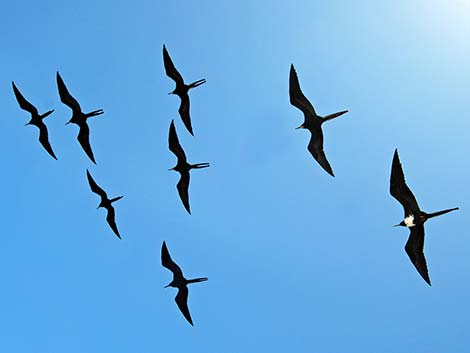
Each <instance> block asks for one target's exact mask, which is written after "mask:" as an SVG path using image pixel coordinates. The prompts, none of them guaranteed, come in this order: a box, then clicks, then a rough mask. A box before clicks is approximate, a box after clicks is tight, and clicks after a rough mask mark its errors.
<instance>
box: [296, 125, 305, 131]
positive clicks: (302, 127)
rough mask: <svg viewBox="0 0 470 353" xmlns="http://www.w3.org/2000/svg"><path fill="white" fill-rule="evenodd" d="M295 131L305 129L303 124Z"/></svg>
mask: <svg viewBox="0 0 470 353" xmlns="http://www.w3.org/2000/svg"><path fill="white" fill-rule="evenodd" d="M295 129H296V130H298V129H305V126H304V124H302V125H300V126H297V127H296V128H295Z"/></svg>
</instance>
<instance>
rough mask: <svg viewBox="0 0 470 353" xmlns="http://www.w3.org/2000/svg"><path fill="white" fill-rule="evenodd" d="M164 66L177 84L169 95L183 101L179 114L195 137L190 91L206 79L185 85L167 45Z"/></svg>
mask: <svg viewBox="0 0 470 353" xmlns="http://www.w3.org/2000/svg"><path fill="white" fill-rule="evenodd" d="M163 64H164V65H165V72H166V75H167V76H168V77H169V78H171V79H172V80H173V81H175V83H176V87H175V89H174V90H173V91H171V92H170V93H168V94H176V95H177V96H178V97H180V99H181V104H180V107H179V109H178V113H180V116H181V120H183V123H184V126H186V129H188V131H189V133H190V134H191V135H193V136H194V134H193V128H192V126H191V118H190V116H189V95H188V91H189V90H190V89H191V88H194V87H197V86H200V85H202V84H203V83H206V80H205V79H201V80H197V81H194V82H193V83H190V84H189V85H187V84H185V83H184V80H183V77H182V76H181V74H180V73H179V72H178V70H176V68H175V65H174V64H173V61H171V58H170V55H169V54H168V51H167V50H166V47H165V45H163Z"/></svg>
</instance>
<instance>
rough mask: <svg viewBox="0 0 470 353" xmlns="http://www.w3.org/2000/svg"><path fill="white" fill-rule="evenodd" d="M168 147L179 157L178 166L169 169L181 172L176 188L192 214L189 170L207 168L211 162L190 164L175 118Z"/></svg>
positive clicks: (185, 206) (187, 209) (171, 126)
mask: <svg viewBox="0 0 470 353" xmlns="http://www.w3.org/2000/svg"><path fill="white" fill-rule="evenodd" d="M168 148H169V149H170V151H171V152H173V153H174V154H175V156H176V157H177V158H178V162H177V163H176V166H174V167H173V168H170V169H168V170H175V171H177V172H178V173H180V174H181V177H180V180H179V181H178V184H177V185H176V188H177V189H178V194H179V195H180V198H181V201H182V202H183V205H184V208H185V209H186V211H188V213H189V214H191V210H190V207H189V194H188V189H189V171H190V170H191V169H199V168H207V167H209V163H197V164H189V163H188V162H187V161H186V154H185V153H184V150H183V148H182V147H181V145H180V143H179V141H178V135H177V134H176V129H175V124H174V121H173V120H172V121H171V124H170V131H169V134H168Z"/></svg>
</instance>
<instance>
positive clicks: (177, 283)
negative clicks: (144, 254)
mask: <svg viewBox="0 0 470 353" xmlns="http://www.w3.org/2000/svg"><path fill="white" fill-rule="evenodd" d="M161 258H162V266H163V267H165V268H167V269H169V270H170V271H171V272H172V273H173V280H172V281H171V282H170V283H169V284H168V285H166V286H165V288H167V287H173V288H178V294H176V297H175V302H176V304H177V305H178V308H179V309H180V311H181V313H182V314H183V316H184V317H185V318H186V320H188V322H189V323H190V324H191V325H193V320H192V318H191V314H190V313H189V308H188V287H187V285H188V284H191V283H198V282H204V281H207V280H208V278H207V277H199V278H194V279H186V278H185V277H184V275H183V271H181V268H180V267H179V266H178V265H177V264H176V263H175V262H174V261H173V260H172V259H171V256H170V253H169V252H168V248H167V246H166V243H165V241H164V242H163V244H162V252H161Z"/></svg>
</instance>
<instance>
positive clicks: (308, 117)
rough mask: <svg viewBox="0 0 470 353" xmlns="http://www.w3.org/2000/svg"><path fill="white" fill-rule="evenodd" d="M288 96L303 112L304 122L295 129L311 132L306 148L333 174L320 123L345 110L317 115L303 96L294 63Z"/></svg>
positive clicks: (291, 69)
mask: <svg viewBox="0 0 470 353" xmlns="http://www.w3.org/2000/svg"><path fill="white" fill-rule="evenodd" d="M289 96H290V103H291V104H292V105H293V106H295V107H297V108H298V109H300V110H301V111H302V112H303V114H304V122H303V124H302V125H300V126H299V127H297V129H307V130H309V131H310V133H311V135H312V136H311V138H310V142H309V143H308V146H307V149H308V151H309V152H310V153H311V154H312V156H313V158H315V160H316V161H317V162H318V163H319V164H320V166H321V167H322V168H323V169H324V170H325V171H326V172H327V173H328V174H330V175H331V176H333V177H334V176H335V175H334V173H333V169H332V168H331V166H330V163H329V162H328V160H327V158H326V155H325V151H324V150H323V131H322V124H323V123H324V122H325V121H328V120H332V119H334V118H337V117H338V116H340V115H343V114H345V113H347V112H348V111H347V110H343V111H340V112H337V113H334V114H330V115H327V116H324V117H321V116H319V115H318V114H317V113H316V112H315V109H314V108H313V105H312V104H311V103H310V101H309V100H308V99H307V97H305V95H304V94H303V93H302V90H301V89H300V84H299V78H298V77H297V72H296V71H295V68H294V65H291V67H290V74H289Z"/></svg>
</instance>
